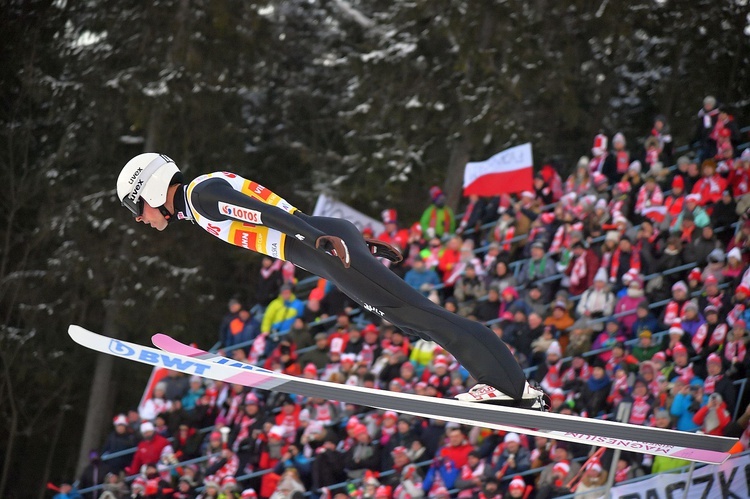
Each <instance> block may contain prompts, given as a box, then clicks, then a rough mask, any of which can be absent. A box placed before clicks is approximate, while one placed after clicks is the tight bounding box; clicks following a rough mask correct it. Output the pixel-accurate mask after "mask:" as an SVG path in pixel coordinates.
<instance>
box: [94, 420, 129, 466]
mask: <svg viewBox="0 0 750 499" xmlns="http://www.w3.org/2000/svg"><path fill="white" fill-rule="evenodd" d="M113 425H114V429H113V430H112V431H111V432H110V434H109V435H107V439H106V440H105V441H104V446H103V447H102V452H101V455H103V456H106V455H107V454H115V453H119V452H121V451H124V450H126V449H132V448H133V447H135V446H136V445H137V444H138V440H137V439H136V437H135V434H134V433H133V432H132V431H131V430H130V427H129V426H128V420H127V417H126V416H125V415H124V414H118V415H117V416H115V418H114V421H113ZM130 461H131V458H130V455H128V454H124V455H120V456H118V457H113V458H111V459H107V463H108V464H109V466H110V469H111V470H112V471H113V472H115V473H119V472H120V471H122V470H123V469H125V467H126V466H127V465H128V464H129V463H130Z"/></svg>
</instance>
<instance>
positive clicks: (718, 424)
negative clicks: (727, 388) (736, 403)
mask: <svg viewBox="0 0 750 499" xmlns="http://www.w3.org/2000/svg"><path fill="white" fill-rule="evenodd" d="M731 420H732V415H731V414H729V411H728V410H727V405H726V404H725V403H724V399H723V398H722V396H721V394H720V393H717V392H714V393H712V394H711V395H709V396H708V400H707V402H706V404H705V405H703V406H702V407H701V408H700V409H698V412H696V413H695V415H694V416H693V423H695V424H696V425H698V426H699V427H700V430H701V431H702V432H703V433H706V434H708V435H723V434H724V428H726V426H727V425H728V424H729V422H730V421H731Z"/></svg>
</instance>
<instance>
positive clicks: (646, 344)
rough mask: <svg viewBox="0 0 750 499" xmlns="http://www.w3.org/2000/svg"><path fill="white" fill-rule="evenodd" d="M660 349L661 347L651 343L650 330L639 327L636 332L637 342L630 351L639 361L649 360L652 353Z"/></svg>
mask: <svg viewBox="0 0 750 499" xmlns="http://www.w3.org/2000/svg"><path fill="white" fill-rule="evenodd" d="M660 350H661V347H660V346H659V345H655V344H654V343H653V338H652V334H651V331H650V330H648V329H641V331H640V332H639V333H638V343H636V344H635V345H634V346H633V349H632V352H631V353H632V355H633V357H635V358H636V359H638V361H639V362H646V361H649V360H651V358H652V357H653V356H654V354H655V353H656V352H658V351H660Z"/></svg>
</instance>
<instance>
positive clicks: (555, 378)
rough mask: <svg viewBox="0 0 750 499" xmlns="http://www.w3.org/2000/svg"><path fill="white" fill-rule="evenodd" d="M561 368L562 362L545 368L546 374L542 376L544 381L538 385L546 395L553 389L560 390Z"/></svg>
mask: <svg viewBox="0 0 750 499" xmlns="http://www.w3.org/2000/svg"><path fill="white" fill-rule="evenodd" d="M561 368H562V360H559V361H557V363H555V364H549V365H548V366H547V374H545V375H544V379H543V380H542V382H541V383H540V384H541V385H542V388H544V391H546V392H547V393H551V392H552V391H553V390H554V389H555V388H562V376H561V372H560V371H561Z"/></svg>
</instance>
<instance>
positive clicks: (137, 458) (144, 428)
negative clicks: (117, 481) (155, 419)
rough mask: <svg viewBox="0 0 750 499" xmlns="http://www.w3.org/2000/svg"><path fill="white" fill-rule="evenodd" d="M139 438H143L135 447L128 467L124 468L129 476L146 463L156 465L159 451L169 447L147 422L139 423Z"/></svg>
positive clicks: (159, 454)
mask: <svg viewBox="0 0 750 499" xmlns="http://www.w3.org/2000/svg"><path fill="white" fill-rule="evenodd" d="M140 431H141V437H142V438H143V439H142V440H141V441H140V442H139V443H138V446H137V447H136V450H135V454H134V455H133V460H132V461H131V463H130V466H127V467H126V468H125V472H126V473H127V474H129V475H133V474H135V473H138V472H139V471H140V469H141V466H142V465H144V464H147V463H156V462H157V461H158V460H159V458H160V457H161V451H162V449H164V447H166V446H167V445H169V441H168V440H167V439H166V438H164V437H162V436H161V435H159V434H157V433H156V432H155V431H154V425H153V424H152V423H150V422H148V421H146V422H145V423H141V427H140Z"/></svg>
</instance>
